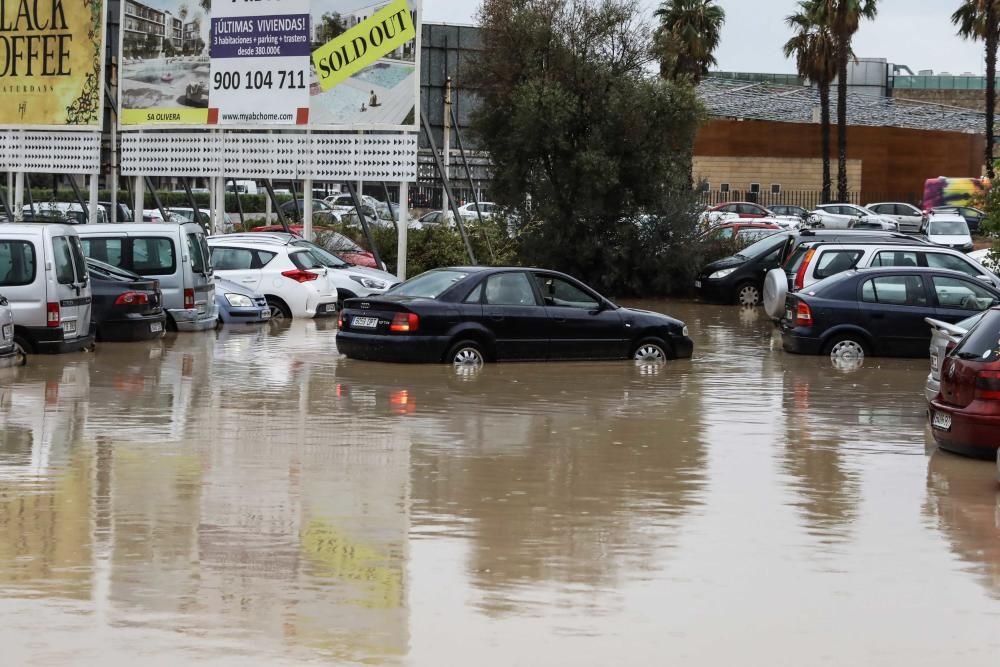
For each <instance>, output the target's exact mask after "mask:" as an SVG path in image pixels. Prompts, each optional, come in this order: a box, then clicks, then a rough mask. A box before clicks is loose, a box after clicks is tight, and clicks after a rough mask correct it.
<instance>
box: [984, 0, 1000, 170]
mask: <svg viewBox="0 0 1000 667" xmlns="http://www.w3.org/2000/svg"><path fill="white" fill-rule="evenodd" d="M986 11H987V14H986V21H987V25H988V26H989V33H988V34H987V37H986V175H987V176H988V177H989V178H990V180H992V179H993V177H994V175H995V174H994V170H993V126H994V123H995V115H996V103H997V46H998V44H1000V34H998V32H997V30H996V29H995V28H994V25H993V24H994V22H995V21H996V17H995V16H993V3H992V2H991V3H987V10H986Z"/></svg>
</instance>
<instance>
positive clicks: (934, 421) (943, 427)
mask: <svg viewBox="0 0 1000 667" xmlns="http://www.w3.org/2000/svg"><path fill="white" fill-rule="evenodd" d="M931 426H933V427H934V428H936V429H937V430H939V431H950V430H951V415H949V414H948V413H946V412H935V413H934V417H932V418H931Z"/></svg>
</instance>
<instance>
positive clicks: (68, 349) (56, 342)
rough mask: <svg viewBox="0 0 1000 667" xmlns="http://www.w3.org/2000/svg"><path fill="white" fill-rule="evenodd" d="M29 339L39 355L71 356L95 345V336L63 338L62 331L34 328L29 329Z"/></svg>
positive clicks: (91, 334)
mask: <svg viewBox="0 0 1000 667" xmlns="http://www.w3.org/2000/svg"><path fill="white" fill-rule="evenodd" d="M28 338H29V340H30V341H31V342H32V344H33V345H34V347H35V351H36V352H38V353H39V354H69V353H72V352H82V351H83V350H86V349H87V348H89V347H92V346H93V345H94V340H95V336H94V334H93V333H90V334H88V335H86V336H78V337H76V338H69V339H67V338H63V333H62V329H49V328H45V327H32V328H30V329H28Z"/></svg>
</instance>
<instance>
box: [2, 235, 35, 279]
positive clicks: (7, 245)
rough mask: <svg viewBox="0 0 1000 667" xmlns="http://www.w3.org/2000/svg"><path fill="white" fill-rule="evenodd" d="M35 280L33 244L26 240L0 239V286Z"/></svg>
mask: <svg viewBox="0 0 1000 667" xmlns="http://www.w3.org/2000/svg"><path fill="white" fill-rule="evenodd" d="M34 281H35V246H34V245H32V244H31V243H30V242H28V241H0V287H17V286H18V285H30V284H31V283H33V282H34Z"/></svg>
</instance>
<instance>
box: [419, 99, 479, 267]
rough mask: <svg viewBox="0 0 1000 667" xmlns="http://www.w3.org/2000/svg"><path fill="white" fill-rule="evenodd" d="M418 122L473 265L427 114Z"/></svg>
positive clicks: (463, 227) (469, 245)
mask: <svg viewBox="0 0 1000 667" xmlns="http://www.w3.org/2000/svg"><path fill="white" fill-rule="evenodd" d="M420 122H421V123H422V124H423V126H424V134H425V135H426V136H427V143H428V144H430V147H431V155H433V156H434V164H436V165H437V170H438V174H440V175H441V182H442V183H443V184H444V191H445V196H447V197H448V202H449V203H450V204H451V211H452V214H453V215H454V216H455V224H456V225H458V231H459V232H460V233H461V234H462V240H463V241H464V242H465V250H466V251H467V252H468V253H469V261H471V262H472V264H473V266H475V265H476V264H478V262H476V254H475V253H474V252H473V251H472V244H471V243H469V235H468V234H466V233H465V225H464V224H462V215H461V213H459V211H458V204H457V203H456V202H455V197H453V196H452V193H451V184H450V183H448V173H447V172H446V171H445V170H444V165H442V164H441V156H440V155H438V152H437V147H436V146H435V145H434V135H433V134H432V133H431V126H430V123H428V122H427V116H425V115H423V114H420Z"/></svg>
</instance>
